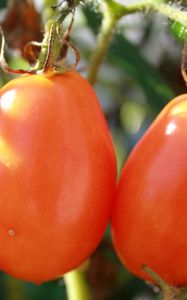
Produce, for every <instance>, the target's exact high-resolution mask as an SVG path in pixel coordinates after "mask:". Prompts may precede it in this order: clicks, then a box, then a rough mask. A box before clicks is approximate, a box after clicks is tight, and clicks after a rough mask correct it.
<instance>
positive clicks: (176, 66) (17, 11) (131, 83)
mask: <svg viewBox="0 0 187 300" xmlns="http://www.w3.org/2000/svg"><path fill="white" fill-rule="evenodd" d="M24 2H25V3H26V2H27V4H28V3H30V4H31V3H32V1H26V0H25V1H23V0H21V1H20V0H9V1H8V0H0V21H1V24H2V26H3V29H4V32H5V37H6V42H7V47H6V57H7V60H8V62H9V64H10V66H11V67H12V68H26V69H27V68H28V65H27V63H26V61H25V60H24V59H23V57H22V47H23V45H24V44H26V43H27V42H28V41H30V40H38V41H39V40H41V38H42V27H41V23H42V22H41V20H42V19H41V14H42V13H43V1H42V0H35V1H34V4H35V7H36V11H35V10H33V8H32V9H31V7H30V8H29V9H28V10H26V9H25V6H24ZM88 2H89V5H88V6H86V7H84V8H79V9H78V10H77V12H76V18H75V24H74V30H73V35H72V37H73V42H74V45H75V46H76V48H77V49H78V50H79V51H80V54H81V61H80V63H79V66H78V70H79V71H80V72H81V73H82V74H83V76H85V77H86V75H87V71H88V69H89V64H90V60H91V57H92V55H93V53H94V49H95V47H96V39H97V34H98V32H99V28H100V23H101V19H102V16H101V14H100V12H99V9H98V7H97V5H95V6H94V7H93V4H92V2H91V1H88ZM121 2H123V1H121ZM125 2H127V4H128V3H129V4H130V3H132V2H135V1H132V0H131V1H130V0H129V1H125ZM182 4H183V5H184V6H185V5H187V1H183V2H182ZM11 5H12V7H13V8H12V9H10V6H11ZM8 6H9V9H7V7H8ZM29 20H30V21H29ZM181 48H182V46H181V42H180V41H179V40H177V39H176V38H175V36H173V35H172V32H171V30H170V26H169V24H168V20H167V19H165V18H163V17H161V16H160V15H157V14H152V13H148V12H147V13H145V14H140V13H138V14H134V15H131V16H127V17H125V18H123V19H121V21H120V22H119V24H118V27H117V29H116V30H115V32H114V35H113V40H112V43H111V46H110V48H109V50H108V53H107V56H106V58H105V61H104V62H103V64H102V66H101V68H100V71H99V74H98V80H97V83H96V84H95V90H96V92H97V95H98V97H99V99H100V102H101V105H102V107H103V111H104V113H105V116H106V118H107V121H108V124H109V127H110V130H111V133H112V137H113V141H114V145H115V150H116V156H117V165H118V174H119V173H120V170H121V168H122V165H123V163H124V161H125V160H126V158H127V156H128V154H129V152H130V151H131V149H132V148H133V147H134V145H135V144H136V143H137V141H138V140H139V138H140V137H141V136H142V134H143V133H144V131H145V130H146V129H147V127H148V126H149V125H150V123H151V122H152V121H153V119H154V118H155V117H156V115H157V114H158V113H159V112H160V110H161V109H162V108H163V106H164V105H165V104H166V103H167V102H168V101H170V100H171V99H172V98H173V97H174V96H176V95H179V94H181V93H185V92H186V86H185V83H184V81H183V78H182V76H181V71H180V67H181ZM13 77H14V75H10V74H6V73H4V72H3V71H2V70H0V85H1V86H2V85H4V84H5V83H6V82H7V81H9V80H10V79H11V78H13ZM41 255H42V253H41ZM23 263H24V262H23ZM85 272H86V278H87V281H88V284H89V286H90V288H91V291H92V295H93V300H116V299H118V300H120V299H125V300H131V299H132V300H151V299H155V297H156V294H155V293H154V292H153V289H152V287H150V286H149V285H147V284H146V283H144V282H143V281H141V280H139V279H137V278H135V277H134V276H132V275H131V274H130V273H129V272H128V271H127V270H126V269H125V268H124V267H123V266H122V265H121V263H120V262H119V260H118V258H117V257H116V255H115V252H114V250H113V246H112V243H111V234H110V228H108V229H107V231H106V234H105V237H104V239H103V241H102V242H101V244H100V246H99V247H98V249H97V250H96V251H95V253H94V254H93V256H92V257H91V259H90V263H89V264H88V267H87V268H86V271H85ZM155 292H156V291H155ZM65 299H67V296H66V288H65V284H64V281H63V279H59V280H56V281H52V282H49V283H45V284H43V285H41V286H37V285H34V284H31V283H25V282H23V281H21V280H16V279H14V278H12V277H10V276H8V275H5V274H4V273H0V300H65Z"/></svg>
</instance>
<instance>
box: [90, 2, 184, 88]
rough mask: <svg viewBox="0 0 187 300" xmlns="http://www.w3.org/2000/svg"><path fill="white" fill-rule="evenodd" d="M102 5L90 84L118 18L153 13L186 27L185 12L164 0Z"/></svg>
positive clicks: (92, 82)
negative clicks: (101, 17) (139, 13)
mask: <svg viewBox="0 0 187 300" xmlns="http://www.w3.org/2000/svg"><path fill="white" fill-rule="evenodd" d="M102 5H103V9H102V11H103V21H102V25H101V29H100V34H99V36H98V40H97V46H96V49H95V52H94V54H93V57H92V63H91V66H90V70H89V73H88V80H89V81H90V83H91V84H94V83H95V81H96V79H97V75H98V72H99V68H100V65H101V64H102V62H103V60H104V58H105V56H106V53H107V49H108V47H109V44H110V41H111V39H112V34H113V32H114V30H115V27H116V25H117V22H118V20H119V19H120V18H122V17H124V16H126V15H129V14H133V13H136V12H147V11H153V12H158V13H160V14H162V15H164V16H166V17H167V18H169V19H170V20H174V21H178V22H180V23H181V24H182V25H185V26H187V12H186V11H181V8H179V7H176V6H172V5H171V4H167V3H165V0H143V1H140V2H137V3H135V4H131V5H123V4H120V3H118V2H116V1H115V0H104V1H103V3H102Z"/></svg>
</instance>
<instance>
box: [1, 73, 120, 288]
mask: <svg viewBox="0 0 187 300" xmlns="http://www.w3.org/2000/svg"><path fill="white" fill-rule="evenodd" d="M115 180H116V162H115V156H114V151H113V146H112V142H111V138H110V135H109V131H108V128H107V125H106V122H105V120H104V117H103V114H102V111H101V109H100V106H99V104H98V100H97V97H96V95H95V93H94V91H93V89H92V87H91V86H90V85H89V83H88V82H87V81H86V80H85V79H83V78H82V77H81V76H80V75H79V74H78V73H76V72H69V73H66V74H61V75H54V76H52V77H46V76H45V75H33V76H30V75H28V76H24V77H20V78H17V79H14V80H12V81H11V82H9V83H8V84H7V85H5V86H4V87H3V88H2V89H1V91H0V208H1V209H0V245H1V247H0V270H3V271H5V272H7V273H8V274H10V275H12V276H15V277H17V278H20V279H23V280H26V281H33V282H36V283H41V282H44V281H47V280H51V279H54V278H57V277H59V276H61V275H63V274H64V273H65V272H67V271H69V270H71V269H73V268H75V267H77V266H79V265H80V264H81V263H82V262H83V261H84V260H85V259H87V258H88V257H89V256H90V254H91V253H92V252H93V251H94V250H95V248H96V246H97V245H98V243H99V242H100V240H101V238H102V235H103V233H104V230H105V228H106V224H107V222H108V218H109V215H110V212H111V204H112V199H113V194H114V190H115Z"/></svg>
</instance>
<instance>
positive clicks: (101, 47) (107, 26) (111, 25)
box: [87, 4, 117, 85]
mask: <svg viewBox="0 0 187 300" xmlns="http://www.w3.org/2000/svg"><path fill="white" fill-rule="evenodd" d="M103 5H104V15H103V21H102V24H101V30H100V33H99V36H98V40H97V46H96V49H95V52H94V55H93V57H92V61H91V64H90V70H89V73H88V77H87V79H88V81H89V82H90V83H91V84H92V85H93V84H94V83H95V81H96V79H97V75H98V71H99V68H100V65H101V63H102V62H103V60H104V58H105V55H106V53H107V49H108V46H109V44H110V41H111V39H112V35H113V31H114V29H115V27H116V23H117V19H116V16H115V15H113V14H112V13H111V11H110V9H109V7H108V6H107V5H106V4H103Z"/></svg>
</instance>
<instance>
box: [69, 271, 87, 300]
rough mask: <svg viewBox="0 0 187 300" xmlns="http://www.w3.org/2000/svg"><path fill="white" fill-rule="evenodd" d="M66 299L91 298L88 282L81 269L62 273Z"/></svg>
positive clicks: (80, 299) (84, 299) (82, 299)
mask: <svg viewBox="0 0 187 300" xmlns="http://www.w3.org/2000/svg"><path fill="white" fill-rule="evenodd" d="M64 281H65V284H66V291H67V295H68V300H91V295H90V291H89V287H88V284H87V282H86V279H85V275H84V273H83V271H82V270H80V269H77V270H74V271H72V272H69V273H67V274H65V275H64Z"/></svg>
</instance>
